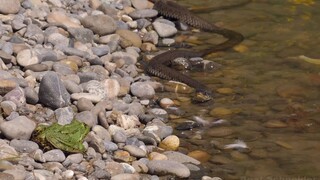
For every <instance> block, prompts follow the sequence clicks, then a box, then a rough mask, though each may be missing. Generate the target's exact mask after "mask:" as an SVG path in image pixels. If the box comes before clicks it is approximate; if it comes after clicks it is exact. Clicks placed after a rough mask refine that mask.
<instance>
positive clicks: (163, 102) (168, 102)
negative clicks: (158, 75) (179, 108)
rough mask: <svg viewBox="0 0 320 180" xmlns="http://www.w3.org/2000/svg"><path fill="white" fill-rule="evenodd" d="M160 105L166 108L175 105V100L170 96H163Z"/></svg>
mask: <svg viewBox="0 0 320 180" xmlns="http://www.w3.org/2000/svg"><path fill="white" fill-rule="evenodd" d="M160 106H161V107H162V108H164V109H166V108H168V107H171V106H174V102H173V100H171V99H169V98H162V99H161V100H160Z"/></svg>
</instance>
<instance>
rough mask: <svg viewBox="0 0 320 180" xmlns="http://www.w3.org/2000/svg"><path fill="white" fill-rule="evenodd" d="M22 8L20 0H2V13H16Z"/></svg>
mask: <svg viewBox="0 0 320 180" xmlns="http://www.w3.org/2000/svg"><path fill="white" fill-rule="evenodd" d="M19 10H20V1H19V0H12V1H11V0H10V1H6V0H0V13H1V14H16V13H18V12H19Z"/></svg>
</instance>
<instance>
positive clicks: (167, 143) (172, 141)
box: [159, 135, 180, 151]
mask: <svg viewBox="0 0 320 180" xmlns="http://www.w3.org/2000/svg"><path fill="white" fill-rule="evenodd" d="M179 145H180V140H179V138H178V137H177V136H176V135H170V136H168V137H166V138H165V139H163V140H162V141H161V142H160V144H159V147H160V148H163V149H164V150H168V151H170V150H171V151H175V150H177V149H178V147H179Z"/></svg>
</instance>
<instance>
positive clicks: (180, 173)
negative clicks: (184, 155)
mask: <svg viewBox="0 0 320 180" xmlns="http://www.w3.org/2000/svg"><path fill="white" fill-rule="evenodd" d="M147 167H148V168H149V171H148V173H150V174H155V175H167V174H171V175H175V176H177V177H179V178H187V177H189V176H190V170H189V169H188V167H186V166H185V165H183V164H181V163H179V162H176V161H170V160H151V161H149V162H148V163H147Z"/></svg>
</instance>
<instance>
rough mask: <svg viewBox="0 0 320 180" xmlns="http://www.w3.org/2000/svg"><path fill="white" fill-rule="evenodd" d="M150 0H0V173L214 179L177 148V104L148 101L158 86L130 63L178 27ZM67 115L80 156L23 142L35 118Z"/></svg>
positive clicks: (167, 40) (44, 120)
mask: <svg viewBox="0 0 320 180" xmlns="http://www.w3.org/2000/svg"><path fill="white" fill-rule="evenodd" d="M152 5H153V4H152V3H151V2H148V1H147V0H77V1H76V0H43V1H41V0H10V1H8V0H0V19H1V21H0V37H1V38H0V106H1V108H0V113H1V115H0V137H1V139H0V169H1V172H0V179H28V180H32V179H40V180H45V179H46V180H48V179H81V180H85V179H112V180H124V179H128V180H129V179H130V180H135V179H137V180H138V179H145V180H147V179H150V180H157V179H168V178H170V177H171V178H177V179H179V178H186V179H188V178H189V179H201V178H202V179H206V180H207V179H208V180H209V179H219V178H211V177H208V176H205V174H203V173H202V174H201V173H198V172H201V163H200V162H199V161H198V160H196V159H195V158H192V157H190V156H187V155H185V154H183V153H181V152H178V151H176V150H177V149H178V147H179V138H178V137H177V136H175V135H174V134H173V128H172V127H171V126H169V125H167V124H166V122H167V121H168V112H167V110H168V109H167V108H170V107H174V105H175V103H174V102H173V101H172V100H171V99H168V98H164V99H162V100H161V101H160V100H159V101H155V97H156V96H155V94H156V93H155V92H156V90H159V89H162V88H163V85H162V84H161V83H159V82H156V81H153V80H152V79H151V78H150V77H148V76H146V75H144V74H143V73H140V72H141V71H139V68H138V67H137V62H138V59H139V57H141V53H142V52H152V51H156V50H157V45H159V44H161V45H167V46H169V45H170V44H173V43H174V42H175V40H174V39H172V38H171V37H172V36H173V35H175V34H176V33H177V32H178V30H177V28H176V26H175V24H174V23H173V22H171V21H169V20H167V19H164V18H161V17H157V15H158V12H157V11H156V10H153V9H152ZM154 54H155V53H154ZM169 89H170V88H169ZM157 102H160V103H157ZM171 112H172V110H171ZM73 119H76V120H78V121H80V122H83V123H85V124H87V125H88V126H89V127H90V132H89V133H88V135H87V137H86V138H85V141H84V146H85V147H86V151H85V153H66V152H64V151H62V150H60V149H53V150H49V151H43V149H42V148H41V147H39V145H38V144H37V143H35V142H33V141H32V140H31V139H30V137H31V135H32V133H33V131H34V130H35V128H36V127H37V126H38V125H39V124H48V125H50V124H52V123H54V122H58V123H59V124H61V125H66V124H69V123H71V121H72V120H73ZM193 174H200V175H198V176H194V175H193Z"/></svg>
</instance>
